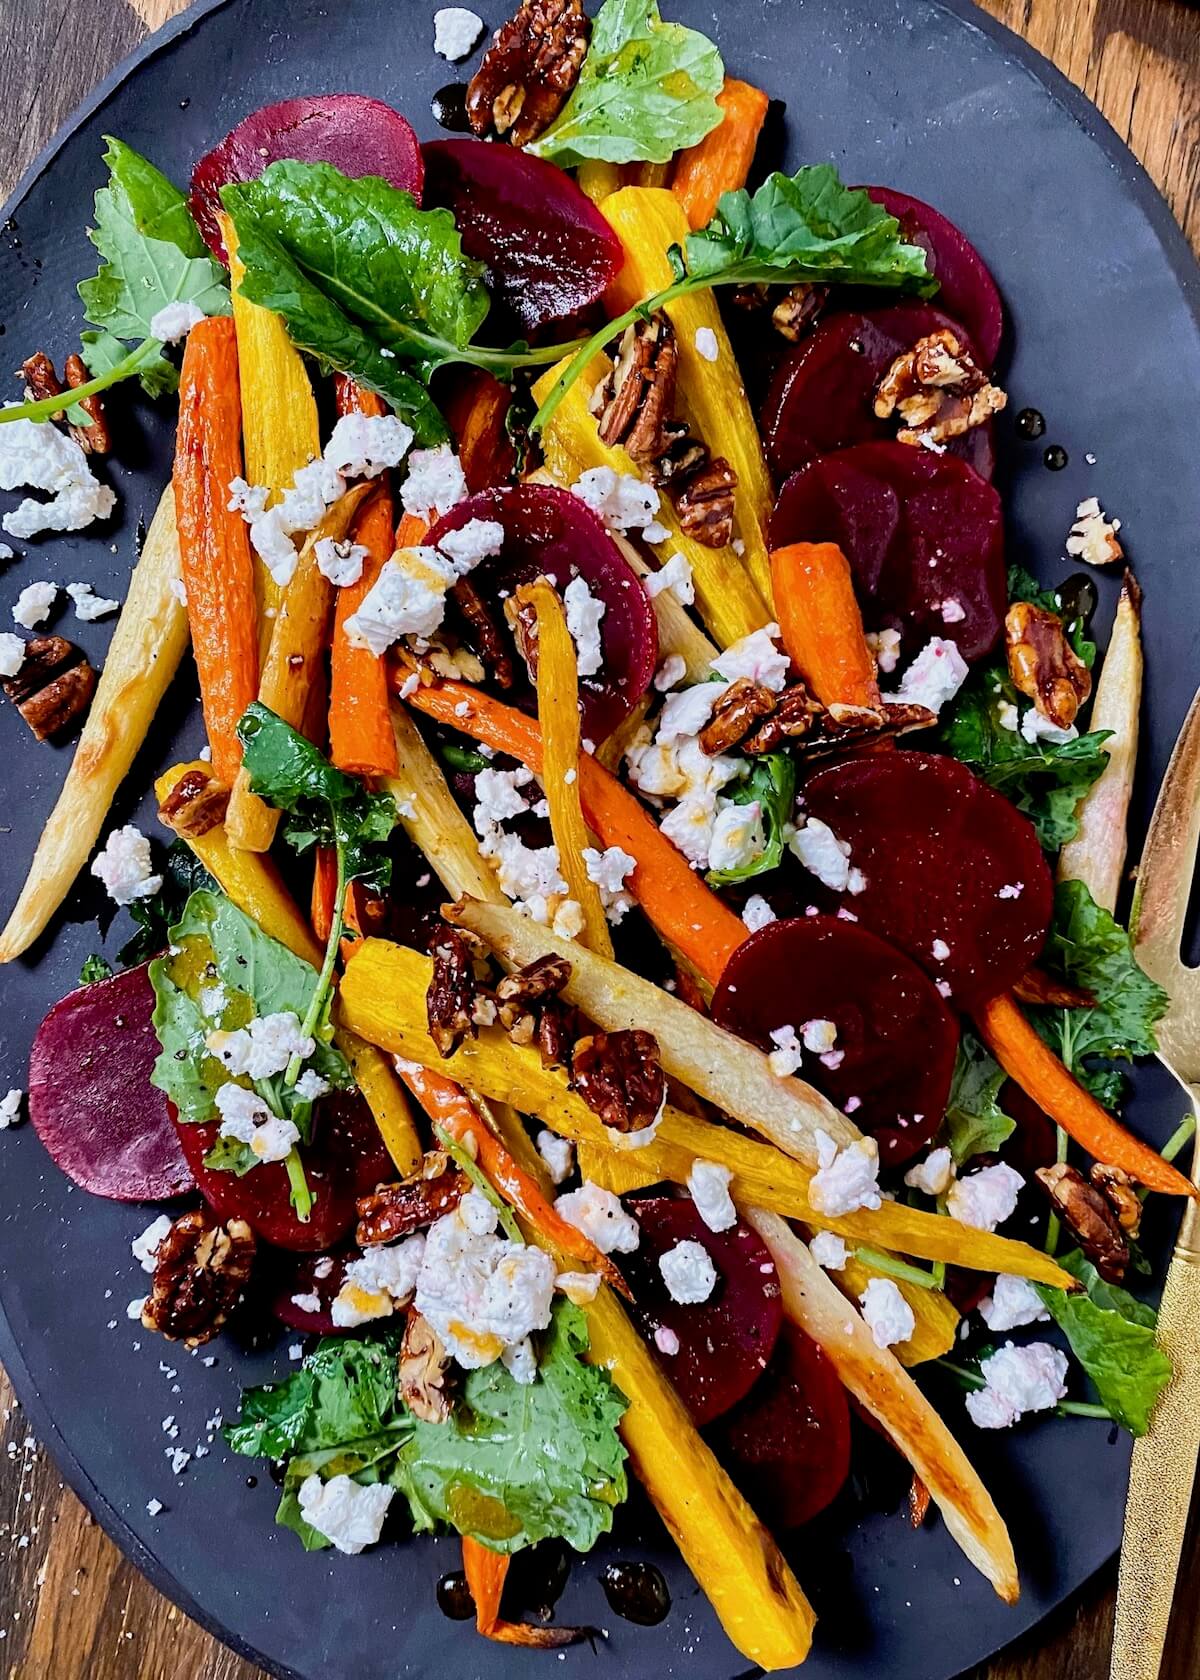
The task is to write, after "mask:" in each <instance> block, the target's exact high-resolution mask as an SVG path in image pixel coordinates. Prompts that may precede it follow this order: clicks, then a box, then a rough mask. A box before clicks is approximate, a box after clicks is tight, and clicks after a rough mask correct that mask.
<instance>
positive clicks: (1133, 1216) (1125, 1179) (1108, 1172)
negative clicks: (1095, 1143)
mask: <svg viewBox="0 0 1200 1680" xmlns="http://www.w3.org/2000/svg"><path fill="white" fill-rule="evenodd" d="M1088 1177H1089V1178H1090V1179H1091V1181H1092V1183H1093V1184H1094V1185H1095V1186H1096V1189H1097V1190H1099V1192H1100V1194H1101V1195H1102V1196H1103V1197H1104V1199H1105V1201H1106V1202H1107V1203H1108V1205H1109V1206H1110V1207H1111V1208H1112V1210H1113V1212H1114V1213H1115V1214H1116V1216H1117V1224H1118V1225H1119V1226H1120V1227H1121V1229H1122V1231H1124V1233H1125V1235H1126V1236H1127V1237H1136V1236H1137V1234H1138V1232H1139V1231H1140V1230H1141V1228H1142V1198H1141V1197H1140V1196H1139V1195H1138V1193H1137V1190H1136V1189H1135V1188H1134V1182H1133V1179H1132V1178H1130V1176H1129V1174H1128V1173H1127V1172H1126V1171H1125V1170H1124V1168H1123V1167H1113V1166H1110V1165H1109V1164H1108V1162H1107V1161H1093V1162H1092V1170H1091V1172H1090V1173H1089V1174H1088Z"/></svg>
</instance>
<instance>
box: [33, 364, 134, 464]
mask: <svg viewBox="0 0 1200 1680" xmlns="http://www.w3.org/2000/svg"><path fill="white" fill-rule="evenodd" d="M65 371H66V375H67V386H69V387H70V389H71V390H73V391H74V390H78V388H79V386H80V385H86V384H87V382H88V381H89V380H90V379H91V377H92V376H91V374H90V373H89V372H88V370H87V368H86V367H85V366H84V362H83V357H82V356H78V355H71V356H68V357H67V360H66V364H65ZM18 378H20V379H23V380H24V382H25V389H26V391H27V392H28V393H29V395H30V396H31V397H32V398H33V399H34V400H35V401H37V402H41V401H42V400H43V399H44V398H46V397H60V396H62V394H63V391H64V389H65V388H66V387H64V385H63V383H62V381H61V380H60V379H59V377H58V374H57V372H56V371H55V367H54V363H53V362H52V361H51V360H50V358H49V356H47V354H46V352H45V351H44V350H37V351H35V352H34V354H33V355H32V356H30V357H28V358H27V359H26V360H25V361H24V362H22V363H21V371H20V373H19V374H18ZM80 406H81V407H82V409H83V411H84V413H85V414H86V415H87V416H88V424H87V425H86V426H76V425H70V424H69V425H68V428H67V429H68V430H69V432H70V434H71V436H72V437H73V438H74V439H75V442H76V443H77V444H78V445H79V447H80V448H81V449H82V450H83V451H84V452H85V453H86V454H89V455H107V454H108V452H109V450H110V449H111V448H112V438H111V437H110V435H109V430H108V421H107V419H106V418H105V414H104V404H103V403H102V402H101V400H100V398H99V397H98V396H95V397H85V398H84V399H83V402H82V403H81V404H80Z"/></svg>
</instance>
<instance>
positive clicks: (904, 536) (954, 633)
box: [770, 441, 1006, 660]
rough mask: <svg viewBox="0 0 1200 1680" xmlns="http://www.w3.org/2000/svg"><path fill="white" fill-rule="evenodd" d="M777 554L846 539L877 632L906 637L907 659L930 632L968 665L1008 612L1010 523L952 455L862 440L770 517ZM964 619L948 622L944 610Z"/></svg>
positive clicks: (986, 488)
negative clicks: (946, 606) (947, 605)
mask: <svg viewBox="0 0 1200 1680" xmlns="http://www.w3.org/2000/svg"><path fill="white" fill-rule="evenodd" d="M770 536H771V546H772V548H782V547H784V546H785V545H786V544H787V543H793V542H834V543H837V544H838V546H839V547H840V548H841V550H842V552H843V553H844V554H845V556H846V558H847V560H849V562H850V566H851V569H852V570H853V573H854V586H855V590H856V592H857V594H858V598H859V601H860V602H861V604H862V609H863V618H864V620H865V621H866V625H867V628H868V629H869V630H885V629H895V630H899V631H900V633H901V636H902V638H903V645H904V653H905V655H906V656H911V655H912V654H914V653H916V652H918V651H919V649H920V648H921V647H922V646H923V645H924V643H925V642H927V641H928V640H929V639H930V637H932V636H943V637H945V638H946V639H947V640H949V641H953V642H955V643H956V644H957V646H958V649H959V652H960V653H961V654H962V656H963V658H964V659H966V660H976V659H981V658H983V656H984V655H985V654H987V653H989V652H990V651H991V649H992V648H993V647H994V646H995V645H996V642H997V640H998V639H999V636H1000V631H1001V627H1002V625H1003V623H1004V611H1005V606H1006V594H1005V584H1006V576H1005V565H1004V520H1003V514H1002V510H1001V506H1000V498H999V496H998V495H997V494H996V491H995V489H994V488H993V487H992V485H990V484H987V483H985V482H984V480H983V479H982V478H980V476H979V474H978V473H977V472H975V471H974V470H973V469H972V468H971V467H969V466H968V465H967V463H966V462H965V461H960V460H958V459H957V458H956V457H955V456H953V455H933V454H931V453H930V452H929V450H927V449H916V448H913V447H912V446H911V445H910V444H907V443H896V442H894V441H892V442H887V443H860V444H857V445H855V447H854V448H852V449H841V450H838V451H837V453H836V454H833V455H824V456H822V457H821V459H820V460H819V461H814V462H812V463H811V465H809V466H807V467H803V468H802V469H801V470H800V471H799V472H797V473H793V474H792V476H791V478H789V479H788V481H787V483H786V484H785V485H784V487H783V490H782V491H781V493H780V496H779V500H778V502H777V503H776V504H775V512H774V513H773V515H772V516H771V532H770ZM946 601H956V602H957V603H958V605H959V607H960V608H961V610H962V617H961V618H959V619H957V620H956V621H955V622H951V623H947V621H946V619H945V617H944V616H943V614H942V611H941V608H942V604H943V603H944V602H946Z"/></svg>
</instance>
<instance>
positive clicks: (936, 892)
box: [804, 752, 1053, 1009]
mask: <svg viewBox="0 0 1200 1680" xmlns="http://www.w3.org/2000/svg"><path fill="white" fill-rule="evenodd" d="M804 809H805V812H806V813H807V815H808V816H810V817H818V818H819V819H820V820H821V821H822V822H824V823H827V824H828V825H829V827H830V828H831V829H832V830H833V832H834V833H835V834H836V835H837V836H838V838H839V839H840V840H844V841H846V842H847V843H848V844H849V846H850V856H851V860H852V862H853V864H854V866H855V867H856V868H858V869H861V870H862V872H863V874H864V875H865V877H866V886H865V887H864V889H863V891H862V892H860V893H858V894H856V895H853V896H852V895H850V894H846V895H844V897H843V900H842V902H843V905H844V907H845V908H846V909H848V910H850V911H851V912H852V913H853V914H854V915H855V916H856V917H857V918H858V920H859V921H860V922H862V923H863V925H864V926H865V927H869V928H871V929H873V931H874V932H875V933H878V934H882V935H883V937H884V938H885V939H890V940H891V942H892V944H893V945H898V946H899V947H900V949H901V950H902V951H905V952H907V954H908V955H909V956H910V957H912V959H913V960H914V962H917V963H919V964H920V965H921V967H922V968H923V969H924V970H925V971H926V973H927V974H931V975H932V976H933V978H934V979H935V980H941V981H944V982H946V983H947V984H948V985H949V986H950V989H951V992H952V994H953V998H954V1002H955V1003H956V1004H958V1005H959V1006H960V1007H961V1008H964V1009H970V1008H971V1006H972V1005H973V1004H976V1003H981V1002H983V1001H984V1000H985V999H987V998H990V997H994V996H995V995H996V994H997V993H998V992H1003V991H1005V990H1007V988H1008V987H1010V986H1013V985H1015V984H1016V982H1017V981H1018V980H1019V979H1020V978H1021V976H1022V975H1023V974H1024V973H1025V972H1026V970H1027V969H1028V968H1029V967H1030V965H1031V964H1032V963H1033V962H1034V961H1036V959H1037V955H1038V952H1039V951H1040V950H1041V948H1042V943H1043V941H1044V939H1045V937H1046V929H1047V927H1048V926H1049V923H1050V911H1051V903H1052V897H1053V888H1052V886H1051V881H1050V871H1049V869H1048V868H1047V866H1046V860H1045V858H1044V857H1043V856H1042V850H1041V847H1040V846H1039V845H1038V840H1037V834H1036V833H1035V832H1034V828H1033V824H1032V823H1030V822H1029V821H1028V819H1027V818H1025V817H1023V816H1022V815H1021V813H1020V812H1019V811H1017V810H1015V809H1014V808H1013V807H1012V806H1011V805H1010V804H1009V803H1008V800H1007V799H1005V798H1004V796H1003V795H1002V794H999V793H996V792H995V791H994V789H992V788H990V787H988V786H986V784H985V783H983V782H981V781H979V780H978V779H977V777H975V776H973V775H972V773H971V772H970V771H969V770H968V769H967V768H966V766H965V765H963V764H959V763H958V761H957V760H956V759H953V758H937V757H934V756H933V755H932V754H930V753H920V752H893V753H886V754H885V753H880V754H877V755H875V756H873V757H871V758H860V759H854V760H849V761H847V762H846V763H843V764H837V765H834V766H832V767H831V768H830V769H828V770H820V771H818V772H817V774H816V775H814V776H812V777H811V778H810V779H809V780H808V781H807V782H806V783H805V784H804ZM1017 887H1019V888H1020V891H1019V892H1018V893H1017V894H1016V896H1015V897H1014V896H1012V895H1011V894H1008V895H1006V896H1004V897H1002V896H1001V894H1002V893H1003V892H1005V889H1008V888H1017ZM939 940H940V941H942V942H943V943H944V944H945V945H947V946H949V948H950V949H949V955H948V956H945V957H944V958H943V959H941V960H939V958H938V957H936V956H935V955H934V947H935V943H936V942H937V941H939ZM938 948H939V949H940V946H939V947H938Z"/></svg>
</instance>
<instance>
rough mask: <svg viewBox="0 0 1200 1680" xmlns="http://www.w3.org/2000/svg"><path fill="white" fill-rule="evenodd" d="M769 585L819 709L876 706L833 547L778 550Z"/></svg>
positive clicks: (846, 576)
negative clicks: (831, 706)
mask: <svg viewBox="0 0 1200 1680" xmlns="http://www.w3.org/2000/svg"><path fill="white" fill-rule="evenodd" d="M718 132H719V131H718ZM771 582H772V584H773V586H774V590H775V616H776V617H777V618H778V620H779V628H780V631H781V633H782V635H783V645H784V647H785V648H786V649H787V650H788V652H789V653H790V654H791V656H792V658H793V659H794V660H795V662H796V664H797V666H798V667H799V670H800V674H801V676H802V677H803V678H804V680H805V682H806V683H807V684H808V686H809V688H810V689H811V690H812V692H813V693H814V694H815V695H816V697H817V699H818V700H820V701H821V703H822V705H826V706H828V705H830V704H832V703H834V702H840V703H841V704H842V705H847V706H877V705H878V704H879V684H878V682H877V681H876V674H875V661H874V659H873V658H872V657H871V650H870V648H869V647H868V646H867V638H866V636H865V635H864V634H863V621H862V614H861V613H860V612H859V610H858V601H857V599H856V598H855V594H854V582H853V579H852V578H851V576H850V567H849V564H848V562H847V560H846V556H845V555H844V554H843V553H842V551H841V549H840V548H839V547H838V546H837V544H836V543H791V544H790V545H789V546H788V547H787V548H777V549H776V550H775V551H774V553H773V554H772V555H771Z"/></svg>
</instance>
